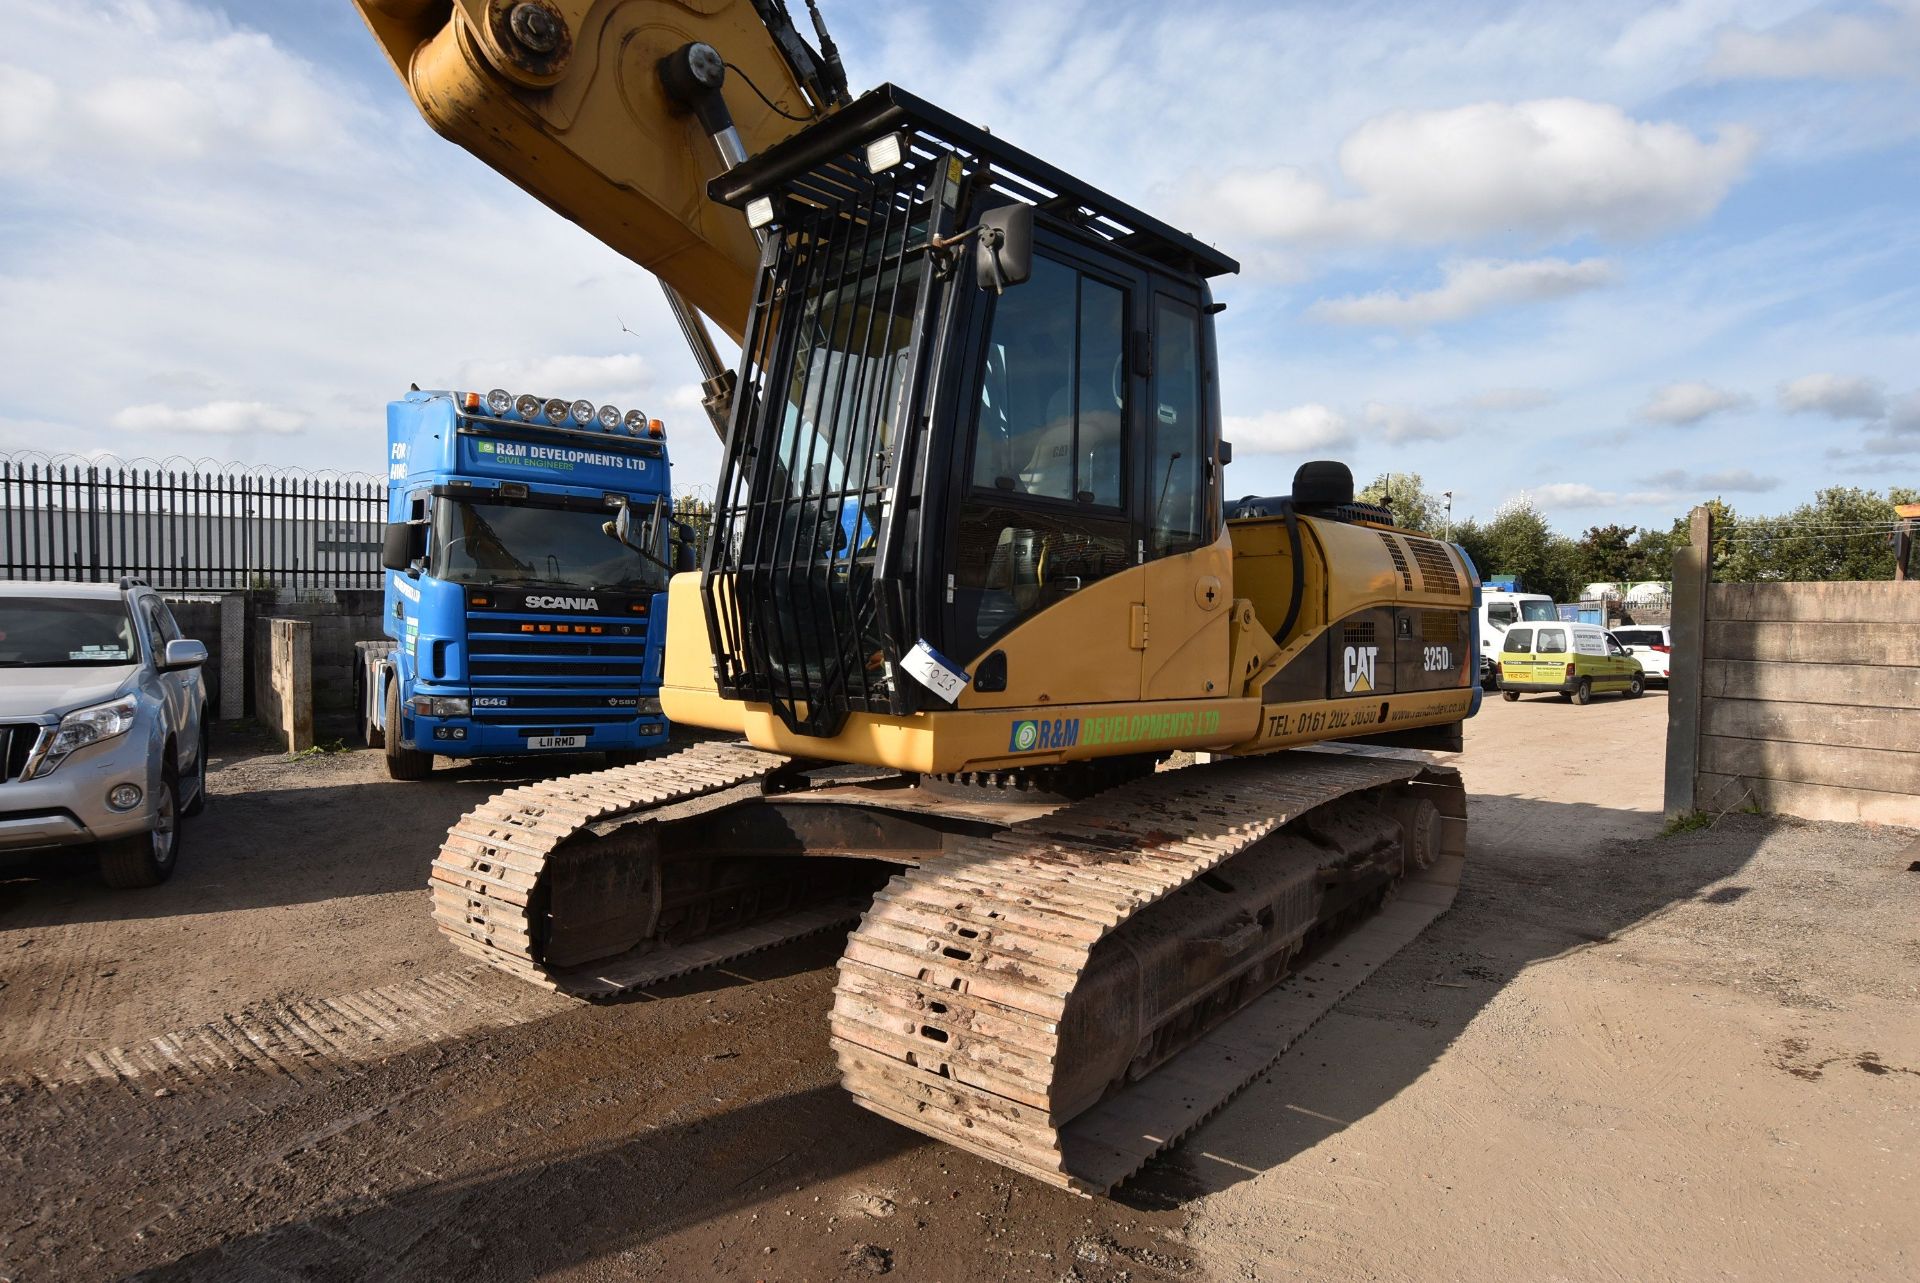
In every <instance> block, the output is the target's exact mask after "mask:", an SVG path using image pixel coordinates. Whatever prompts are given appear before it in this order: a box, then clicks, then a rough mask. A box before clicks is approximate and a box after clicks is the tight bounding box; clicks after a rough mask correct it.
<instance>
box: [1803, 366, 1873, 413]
mask: <svg viewBox="0 0 1920 1283" xmlns="http://www.w3.org/2000/svg"><path fill="white" fill-rule="evenodd" d="M1780 404H1781V406H1782V407H1783V408H1784V409H1786V410H1788V411H1790V412H1792V413H1794V414H1824V415H1826V416H1827V417H1828V418H1832V419H1878V418H1880V417H1882V416H1883V415H1885V414H1886V412H1887V390H1886V386H1885V385H1884V384H1882V383H1881V382H1880V381H1879V380H1878V379H1870V378H1866V377H1864V376H1862V375H1847V374H1804V375H1802V376H1800V377H1799V378H1797V379H1794V380H1793V381H1792V382H1789V383H1783V384H1781V385H1780Z"/></svg>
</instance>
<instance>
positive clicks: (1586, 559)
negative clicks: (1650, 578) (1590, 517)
mask: <svg viewBox="0 0 1920 1283" xmlns="http://www.w3.org/2000/svg"><path fill="white" fill-rule="evenodd" d="M1639 533H1640V531H1639V528H1638V527H1636V526H1621V525H1606V526H1589V527H1588V528H1587V533H1586V534H1584V535H1582V536H1580V542H1579V543H1578V544H1577V545H1575V547H1576V550H1577V551H1578V553H1579V563H1578V576H1579V578H1580V580H1581V581H1582V583H1583V584H1590V583H1609V584H1619V583H1630V582H1632V581H1633V580H1636V579H1642V578H1645V576H1644V575H1643V574H1642V573H1641V558H1640V557H1639V556H1638V555H1636V554H1635V552H1634V544H1633V540H1634V536H1635V535H1637V534H1639Z"/></svg>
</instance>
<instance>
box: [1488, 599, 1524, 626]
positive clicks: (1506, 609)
mask: <svg viewBox="0 0 1920 1283" xmlns="http://www.w3.org/2000/svg"><path fill="white" fill-rule="evenodd" d="M1519 620H1520V612H1519V611H1517V610H1515V609H1514V608H1513V603H1512V602H1510V601H1503V602H1500V603H1498V604H1497V605H1492V606H1488V607H1487V622H1488V623H1490V624H1492V625H1493V626H1494V627H1495V628H1506V627H1508V626H1509V625H1512V624H1515V623H1518V622H1519Z"/></svg>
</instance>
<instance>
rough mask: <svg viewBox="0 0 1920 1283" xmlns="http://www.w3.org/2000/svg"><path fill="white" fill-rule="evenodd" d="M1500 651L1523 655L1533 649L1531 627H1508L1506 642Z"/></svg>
mask: <svg viewBox="0 0 1920 1283" xmlns="http://www.w3.org/2000/svg"><path fill="white" fill-rule="evenodd" d="M1500 649H1501V651H1502V652H1504V653H1505V654H1508V655H1524V654H1526V653H1527V652H1528V651H1530V650H1532V649H1533V629H1531V628H1509V629H1508V630H1507V640H1506V643H1505V644H1504V645H1503V646H1501V648H1500Z"/></svg>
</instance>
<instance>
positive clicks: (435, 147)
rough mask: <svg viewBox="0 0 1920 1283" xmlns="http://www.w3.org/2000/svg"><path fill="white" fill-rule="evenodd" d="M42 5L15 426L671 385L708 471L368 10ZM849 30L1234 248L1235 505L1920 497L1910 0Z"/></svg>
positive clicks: (1185, 15)
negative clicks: (1825, 493) (1357, 481)
mask: <svg viewBox="0 0 1920 1283" xmlns="http://www.w3.org/2000/svg"><path fill="white" fill-rule="evenodd" d="M795 3H796V6H797V7H798V0H795ZM10 8H13V9H14V10H16V24H19V23H22V22H24V24H25V27H26V29H32V30H34V31H35V32H36V39H35V41H34V42H33V45H34V52H33V56H32V58H31V59H27V58H26V57H25V56H24V54H23V52H22V51H23V50H24V48H25V46H20V47H17V48H16V49H15V50H14V51H13V52H11V53H7V54H0V233H3V234H0V377H3V378H4V380H5V385H6V387H7V390H8V392H7V397H6V400H5V402H4V403H0V450H41V451H47V452H57V451H67V452H77V453H85V452H106V453H112V454H116V455H120V456H125V457H131V456H147V457H153V458H161V457H166V456H174V455H179V456H185V457H189V458H207V459H216V460H234V461H241V462H253V463H266V464H290V465H297V466H302V467H308V468H321V467H332V468H340V469H358V470H365V471H375V470H378V468H379V467H380V452H381V441H382V428H381V423H382V417H381V406H382V405H383V403H384V402H385V401H386V400H388V399H389V398H390V397H392V396H394V395H396V394H397V393H398V392H400V391H401V390H403V389H404V388H405V387H406V385H407V383H408V382H409V381H418V382H419V383H420V384H422V385H423V386H428V387H433V386H449V385H451V386H460V387H467V386H475V387H487V386H494V385H500V386H506V387H509V388H512V389H514V390H516V391H517V390H522V389H527V390H533V391H536V392H540V393H542V394H556V395H564V396H568V397H575V396H585V397H589V398H591V399H593V400H595V401H614V402H616V403H617V404H620V405H622V406H623V407H624V406H634V405H638V406H641V407H642V408H645V409H647V410H648V411H649V412H650V413H653V414H656V415H659V416H660V417H663V418H666V419H667V420H668V421H669V424H670V428H671V429H672V430H673V435H674V437H675V439H676V441H677V442H678V444H679V452H678V456H677V465H678V466H677V468H676V473H677V479H678V480H679V481H680V482H681V483H682V484H683V485H694V484H698V483H701V482H709V481H710V480H711V477H712V474H713V473H714V471H715V470H716V460H717V447H716V446H715V444H714V442H713V439H712V435H711V433H710V432H709V431H708V429H707V428H706V426H705V423H704V419H703V418H702V417H701V415H700V412H699V410H698V408H697V396H696V394H695V393H694V391H693V380H694V371H693V367H692V363H691V360H690V358H689V357H688V356H687V355H686V353H685V350H684V348H683V346H682V345H681V344H680V341H679V339H678V337H677V334H676V333H675V332H674V330H673V328H672V325H671V322H670V321H669V319H668V318H667V316H666V314H665V310H664V308H663V307H662V305H661V304H660V303H659V302H658V298H659V295H658V290H657V287H656V286H655V285H654V284H653V282H652V281H651V280H650V279H649V278H647V277H646V275H645V274H644V273H643V272H641V271H640V270H639V269H638V268H636V267H634V266H633V265H631V264H630V263H628V262H626V261H625V260H623V259H621V258H619V257H618V256H617V255H615V254H613V253H612V252H611V251H609V250H607V249H605V248H604V247H603V246H600V245H599V244H598V243H597V242H595V241H593V240H592V239H591V238H590V237H588V236H586V235H585V234H584V233H582V232H581V231H580V230H579V229H577V228H575V227H573V226H571V225H570V224H568V223H566V222H564V221H563V220H561V219H559V218H558V217H556V216H554V215H553V214H551V213H550V212H549V211H547V210H546V209H544V208H542V207H541V206H539V205H538V204H537V203H535V202H534V201H532V200H531V199H530V198H528V197H526V196H524V195H523V194H522V193H520V192H519V191H518V190H517V189H515V188H514V187H512V186H511V185H510V184H508V183H507V182H506V181H505V180H503V179H501V178H499V177H498V176H496V175H494V174H493V173H492V172H491V171H489V170H487V169H486V168H485V167H484V166H482V165H480V164H479V163H478V162H476V161H473V160H472V159H470V158H469V157H467V156H466V155H465V154H464V153H462V152H460V151H459V150H458V149H456V148H454V147H452V146H451V145H449V144H446V143H443V142H441V141H440V140H439V139H438V138H436V137H434V136H433V135H432V134H431V132H430V131H429V130H428V129H427V128H426V126H425V125H424V124H423V123H422V122H421V121H420V120H419V118H418V116H417V115H416V114H415V112H414V110H413V108H412V106H411V104H410V103H409V102H408V100H407V98H406V96H405V94H404V92H403V91H402V88H401V86H400V84H399V83H398V81H397V80H396V79H395V78H394V76H393V74H392V72H391V71H390V70H389V68H388V67H387V65H386V63H385V61H384V60H383V58H382V57H381V55H380V54H379V52H378V50H377V49H376V47H375V45H374V43H373V41H372V39H371V38H370V37H368V36H367V35H366V33H365V32H364V30H363V29H362V28H361V25H360V22H359V19H358V17H357V15H356V14H355V13H354V11H353V9H352V7H351V6H350V5H349V4H347V3H346V0H298V2H287V0H279V2H274V3H267V2H265V0H230V2H228V3H225V4H216V3H211V2H210V0H203V2H200V3H193V2H189V0H141V2H137V3H136V2H132V0H128V2H125V3H107V2H104V0H93V2H87V0H15V3H14V4H13V5H11V6H10ZM823 8H824V10H825V12H826V15H827V17H828V20H829V22H830V23H831V24H832V25H833V27H834V30H835V34H836V37H837V38H838V40H839V41H840V44H841V47H842V51H843V53H844V55H845V57H846V62H847V66H848V70H849V73H850V76H851V79H852V80H853V82H854V85H855V88H856V89H860V88H865V87H869V86H871V85H873V84H876V83H878V82H880V81H882V80H889V79H890V80H894V81H896V82H898V83H900V84H902V85H904V86H906V87H908V88H911V89H913V90H915V91H916V92H918V93H921V94H923V95H924V96H926V97H929V98H932V99H934V100H935V101H938V102H940V103H942V104H943V105H945V106H947V107H949V108H951V109H953V110H955V111H957V112H959V113H960V114H962V115H964V116H967V117H970V118H972V119H974V120H977V121H979V122H981V123H983V124H986V125H989V126H990V127H992V128H993V129H994V130H995V131H996V132H998V133H1001V134H1003V135H1005V136H1007V137H1009V138H1011V139H1012V140H1013V141H1015V142H1017V143H1020V144H1022V145H1024V146H1026V147H1027V148H1029V149H1031V150H1033V151H1035V152H1037V153H1039V154H1041V155H1043V156H1045V157H1047V158H1048V159H1050V160H1052V161H1054V162H1056V163H1058V164H1061V165H1063V166H1064V167H1066V168H1069V169H1072V170H1076V171H1077V172H1080V173H1082V174H1084V175H1086V176H1087V177H1089V178H1091V179H1093V180H1095V181H1098V182H1100V183H1102V184H1104V185H1105V186H1107V187H1108V188H1110V189H1111V190H1113V191H1114V192H1115V193H1116V194H1118V195H1120V196H1122V197H1124V198H1127V199H1129V200H1132V201H1133V202H1135V203H1137V204H1139V205H1141V206H1143V207H1145V208H1147V209H1149V210H1151V211H1153V212H1155V213H1158V214H1160V215H1161V216H1162V217H1165V218H1167V219H1168V220H1169V221H1172V222H1175V223H1177V224H1179V225H1181V226H1184V227H1187V228H1189V229H1191V230H1192V231H1194V232H1195V233H1196V234H1198V235H1200V236H1202V237H1204V238H1205V239H1207V240H1209V241H1212V242H1213V243H1215V244H1218V245H1219V246H1221V247H1222V248H1223V249H1225V250H1227V251H1228V252H1230V253H1232V254H1234V255H1235V256H1236V257H1238V258H1239V259H1240V260H1241V262H1242V263H1243V264H1244V265H1245V266H1244V269H1243V272H1242V274H1241V275H1240V276H1239V277H1236V278H1233V279H1231V280H1228V281H1226V282H1223V283H1221V284H1220V285H1219V286H1218V290H1219V294H1220V297H1221V298H1222V299H1223V300H1225V301H1226V302H1227V303H1228V308H1227V311H1226V312H1225V313H1224V314H1223V315H1222V316H1221V317H1220V319H1219V327H1220V328H1219V333H1220V338H1221V345H1222V353H1223V379H1224V383H1225V396H1226V409H1227V414H1228V422H1229V436H1230V437H1231V438H1232V439H1233V440H1234V442H1235V445H1236V449H1237V457H1238V461H1237V462H1236V463H1235V464H1234V466H1233V468H1232V469H1231V471H1230V473H1229V478H1228V484H1229V487H1230V489H1232V490H1233V491H1234V492H1235V493H1243V492H1262V493H1271V492H1274V491H1277V490H1283V489H1284V488H1285V487H1286V484H1287V481H1288V478H1289V477H1290V476H1291V474H1292V471H1293V468H1294V466H1295V465H1296V464H1297V463H1298V462H1299V461H1301V460H1302V459H1305V458H1311V457H1337V458H1343V459H1346V460H1348V461H1349V462H1350V463H1351V464H1352V465H1353V467H1354V470H1355V472H1356V473H1357V474H1359V475H1360V476H1361V477H1362V478H1363V479H1364V478H1365V477H1367V476H1370V475H1372V474H1373V473H1375V472H1378V471H1381V470H1385V469H1388V468H1392V469H1396V470H1410V471H1417V472H1420V473H1422V474H1424V476H1425V477H1426V479H1427V482H1428V484H1429V486H1430V487H1431V488H1432V489H1435V490H1442V489H1451V490H1452V491H1453V492H1454V495H1455V512H1456V515H1462V516H1463V515H1469V514H1474V515H1479V516H1482V517H1485V516H1490V515H1492V513H1493V512H1494V511H1495V510H1496V508H1497V507H1498V506H1499V505H1500V504H1502V503H1505V502H1508V501H1510V500H1512V499H1514V498H1515V497H1517V496H1519V495H1523V494H1524V495H1527V496H1529V497H1531V498H1532V499H1533V501H1534V502H1536V503H1538V504H1539V505H1540V506H1541V507H1542V508H1543V509H1545V510H1546V511H1547V513H1548V515H1549V517H1550V518H1551V519H1552V520H1553V521H1554V522H1555V524H1556V525H1559V526H1561V527H1562V528H1564V529H1568V530H1578V529H1579V528H1582V527H1584V526H1586V525H1589V524H1595V523H1599V522H1605V521H1622V522H1630V523H1643V524H1644V523H1653V524H1658V525H1664V524H1665V523H1666V522H1667V521H1669V520H1671V518H1672V517H1673V516H1674V515H1676V514H1678V513H1679V512H1682V511H1684V510H1685V509H1686V508H1687V507H1688V506H1690V505H1691V504H1692V503H1694V502H1697V501H1698V500H1700V499H1701V498H1704V497H1707V496H1709V495H1712V494H1716V493H1717V494H1721V495H1723V496H1724V497H1725V498H1726V499H1728V500H1729V501H1730V502H1732V503H1733V504H1734V505H1735V506H1736V507H1738V508H1739V509H1741V510H1742V511H1743V512H1750V513H1764V512H1773V511H1778V510H1781V509H1783V508H1786V507H1790V506H1792V505H1793V504H1795V503H1798V502H1800V501H1802V500H1804V499H1806V498H1807V497H1809V496H1810V495H1811V493H1812V492H1813V490H1814V489H1815V488H1817V487H1819V486H1823V485H1830V484H1858V485H1868V486H1874V487H1881V486H1885V485H1888V484H1894V483H1904V484H1914V483H1915V482H1916V481H1920V218H1916V217H1915V211H1916V210H1920V0H1900V2H1899V3H1891V4H1844V5H1809V4H1806V3H1797V2H1789V0H1680V2H1679V3H1643V4H1636V3H1629V2H1627V0H1619V2H1617V3H1609V4H1606V5H1589V6H1572V5H1567V4H1564V3H1559V2H1557V0H1556V2H1553V3H1534V4H1475V3H1458V4H1454V5H1449V6H1435V5H1416V4H1404V5H1402V4H1392V3H1371V4H1356V5H1327V4H1299V5H1282V4H1231V3H1205V2H1202V3H1192V4H1183V5H1181V6H1177V7H1176V6H1165V5H1160V4H1138V5H1125V4H1119V3H1086V4H1071V3H1058V4H1049V3H1042V2H1039V0H1036V2H1034V3H1029V4H1024V5H1008V6H996V7H994V8H993V9H992V13H993V20H992V21H976V20H975V19H974V18H973V17H971V16H968V14H967V13H964V12H960V11H956V10H955V9H954V7H953V6H952V5H951V4H921V3H902V4H884V3H879V2H878V0H874V2H870V3H869V2H863V3H859V4H855V3H851V2H850V0H823ZM10 61H11V64H12V65H9V62H10ZM623 326H624V327H625V328H624V329H623V328H622V327H623ZM629 331H630V332H629Z"/></svg>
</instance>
